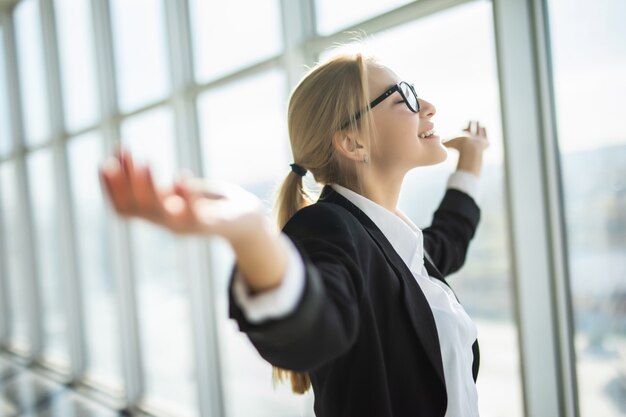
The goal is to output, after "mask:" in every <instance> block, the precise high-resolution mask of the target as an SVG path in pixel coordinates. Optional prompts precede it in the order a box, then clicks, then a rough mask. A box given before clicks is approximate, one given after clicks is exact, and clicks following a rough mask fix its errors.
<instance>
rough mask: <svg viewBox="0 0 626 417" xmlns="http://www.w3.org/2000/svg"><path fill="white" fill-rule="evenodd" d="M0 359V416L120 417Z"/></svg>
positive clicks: (66, 389) (25, 369) (61, 385)
mask: <svg viewBox="0 0 626 417" xmlns="http://www.w3.org/2000/svg"><path fill="white" fill-rule="evenodd" d="M124 415H125V414H122V413H118V412H115V411H112V410H110V409H108V408H106V407H104V406H102V405H100V404H98V403H95V402H93V401H90V400H88V399H86V398H84V397H82V396H80V395H78V394H76V393H75V392H74V391H73V390H72V389H70V388H68V387H66V386H64V385H63V384H59V383H55V382H52V381H51V380H50V379H48V378H45V377H43V376H41V375H38V374H36V373H35V372H32V371H30V370H29V369H27V368H24V367H20V366H17V365H14V364H13V363H11V362H10V361H8V360H7V359H6V358H3V357H1V356H0V417H18V416H19V417H121V416H124Z"/></svg>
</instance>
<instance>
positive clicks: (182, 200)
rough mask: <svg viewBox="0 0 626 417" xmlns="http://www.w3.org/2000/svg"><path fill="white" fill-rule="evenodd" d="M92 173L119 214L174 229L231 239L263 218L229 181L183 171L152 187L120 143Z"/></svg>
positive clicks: (257, 205) (256, 203)
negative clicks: (169, 181) (170, 180)
mask: <svg viewBox="0 0 626 417" xmlns="http://www.w3.org/2000/svg"><path fill="white" fill-rule="evenodd" d="M98 173H99V176H100V180H101V184H102V185H103V188H104V189H105V191H106V195H107V197H108V199H109V200H110V202H111V203H112V206H113V208H114V209H115V211H116V212H117V213H118V214H119V215H120V216H121V217H124V218H132V217H137V218H142V219H145V220H147V221H150V222H152V223H155V224H157V225H159V226H162V227H165V228H167V229H169V230H170V231H172V232H174V233H176V234H195V235H220V236H222V237H224V238H226V239H229V240H230V241H231V242H232V241H235V240H237V239H238V238H240V237H243V236H245V234H246V233H247V232H249V231H250V230H251V229H254V228H255V227H258V226H259V224H261V222H262V221H263V219H264V216H263V205H262V203H261V201H260V200H259V199H258V198H257V197H256V196H255V195H254V194H252V193H250V192H248V191H246V190H244V189H243V188H241V187H239V186H236V185H234V184H230V183H227V182H222V181H208V180H204V179H201V178H196V177H193V175H192V174H191V173H190V172H188V171H183V172H181V175H180V176H179V177H178V178H177V179H176V180H175V181H174V183H173V185H172V186H169V187H157V186H156V185H155V183H154V180H153V177H152V172H151V170H150V167H149V166H148V165H142V166H135V164H134V162H133V159H132V157H131V155H130V153H129V152H128V151H127V150H125V149H122V148H121V147H118V148H117V149H116V151H115V157H111V158H109V159H108V160H107V161H106V162H105V163H103V164H102V166H101V167H100V168H99V170H98Z"/></svg>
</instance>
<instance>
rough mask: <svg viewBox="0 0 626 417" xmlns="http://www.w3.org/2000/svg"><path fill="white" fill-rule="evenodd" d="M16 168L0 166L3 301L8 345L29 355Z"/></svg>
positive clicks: (8, 163)
mask: <svg viewBox="0 0 626 417" xmlns="http://www.w3.org/2000/svg"><path fill="white" fill-rule="evenodd" d="M18 190H19V187H18V184H17V166H16V163H15V161H12V160H10V161H6V162H3V163H2V164H0V191H1V192H2V195H0V207H1V210H0V216H1V218H0V221H2V230H3V240H4V242H3V243H4V249H5V252H4V257H3V259H4V260H6V265H5V266H4V269H3V272H4V273H6V283H5V287H4V288H5V289H6V291H7V294H6V299H7V300H8V301H9V312H10V314H11V323H10V329H11V333H10V334H9V340H10V342H11V344H12V345H13V346H15V347H18V348H19V349H20V350H23V351H25V352H28V351H29V350H30V348H31V338H30V334H29V330H30V329H29V326H28V325H29V323H28V314H29V311H28V305H29V302H28V300H29V298H28V297H29V295H30V294H28V293H27V291H28V285H27V280H26V279H24V277H25V274H26V271H25V270H24V261H25V259H24V258H25V257H24V254H27V253H28V252H29V251H28V250H26V242H25V240H24V230H23V227H22V224H23V223H22V222H23V220H24V219H23V218H22V217H21V213H22V211H21V208H20V204H19V202H20V199H19V198H20V196H19V195H18Z"/></svg>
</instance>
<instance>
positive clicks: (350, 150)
mask: <svg viewBox="0 0 626 417" xmlns="http://www.w3.org/2000/svg"><path fill="white" fill-rule="evenodd" d="M333 146H334V147H335V149H336V150H337V152H339V154H340V155H342V156H344V157H346V158H348V159H352V160H354V161H362V160H363V155H364V154H366V153H369V152H368V150H367V149H365V147H364V146H363V145H362V144H361V142H360V141H359V139H358V136H357V135H354V134H352V133H351V132H348V131H345V130H341V131H339V132H335V134H334V135H333Z"/></svg>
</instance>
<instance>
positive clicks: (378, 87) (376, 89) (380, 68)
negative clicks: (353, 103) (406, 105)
mask: <svg viewBox="0 0 626 417" xmlns="http://www.w3.org/2000/svg"><path fill="white" fill-rule="evenodd" d="M399 81H401V79H400V77H399V76H398V74H396V73H395V72H394V71H393V70H392V69H391V68H388V67H387V66H385V65H382V64H374V65H371V64H370V65H369V66H368V71H367V83H368V86H369V90H370V95H371V98H374V97H378V96H379V95H380V94H382V93H384V92H385V90H387V89H388V88H389V87H391V86H392V85H394V84H395V83H397V82H399Z"/></svg>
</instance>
